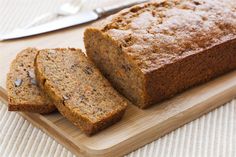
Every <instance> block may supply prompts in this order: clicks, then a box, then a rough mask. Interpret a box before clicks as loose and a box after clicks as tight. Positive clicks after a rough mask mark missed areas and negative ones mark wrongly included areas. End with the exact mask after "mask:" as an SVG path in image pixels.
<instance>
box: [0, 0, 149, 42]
mask: <svg viewBox="0 0 236 157" xmlns="http://www.w3.org/2000/svg"><path fill="white" fill-rule="evenodd" d="M147 1H148V0H140V1H136V2H132V3H127V4H124V5H114V6H110V7H104V8H96V9H94V10H92V11H87V12H80V13H78V14H76V15H73V16H68V17H63V18H60V19H58V20H54V21H51V22H48V23H45V24H42V25H39V26H35V27H31V28H27V29H15V30H13V31H12V32H10V33H9V34H5V35H3V36H1V37H0V41H3V40H11V39H19V38H23V37H29V36H33V35H38V34H42V33H47V32H52V31H56V30H60V29H64V28H68V27H72V26H76V25H79V24H84V23H87V22H91V21H95V20H97V19H99V18H101V17H104V16H107V15H111V14H113V13H115V12H117V11H120V10H121V9H124V8H127V7H130V6H133V5H136V4H139V3H144V2H147Z"/></svg>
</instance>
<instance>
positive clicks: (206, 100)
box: [0, 25, 236, 157]
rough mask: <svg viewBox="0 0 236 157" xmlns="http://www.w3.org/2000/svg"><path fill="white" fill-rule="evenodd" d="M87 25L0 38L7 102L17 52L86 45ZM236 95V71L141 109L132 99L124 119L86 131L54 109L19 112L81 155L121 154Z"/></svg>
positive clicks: (0, 79) (0, 93) (1, 93)
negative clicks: (8, 80) (43, 112)
mask: <svg viewBox="0 0 236 157" xmlns="http://www.w3.org/2000/svg"><path fill="white" fill-rule="evenodd" d="M85 27H86V25H84V26H79V27H73V28H70V29H67V30H62V31H58V32H54V33H49V34H47V35H40V36H35V37H30V38H25V39H21V40H15V41H8V42H0V50H1V51H0V86H1V88H0V97H1V100H2V101H4V103H6V104H7V95H6V91H5V82H6V80H5V79H6V73H7V72H8V69H9V65H10V62H11V61H12V60H13V59H14V57H15V56H16V54H17V53H18V52H19V51H20V50H22V49H24V48H26V47H29V46H30V47H37V48H51V47H79V48H82V49H83V40H82V39H83V31H84V28H85ZM235 96H236V71H233V72H231V73H228V74H226V75H224V76H221V77H220V78H217V79H215V80H212V81H211V82H208V83H206V84H204V85H201V86H198V87H195V88H193V89H190V90H188V91H186V92H184V93H182V94H180V95H177V96H176V97H174V98H172V99H170V100H168V101H165V102H163V103H160V104H157V105H155V106H153V107H151V108H149V109H146V110H141V109H138V108H137V107H135V106H132V105H130V106H129V107H128V110H127V112H126V114H125V116H124V118H123V119H122V121H120V122H119V123H117V124H115V125H113V126H111V127H109V128H108V129H106V130H104V131H102V132H100V133H98V134H96V135H94V136H92V137H87V136H86V135H84V134H82V133H81V132H80V130H79V129H78V128H76V127H75V126H73V125H72V124H71V123H70V122H69V121H67V120H66V119H65V118H63V117H62V116H61V115H60V114H59V113H57V112H55V113H52V114H49V115H40V114H33V113H20V114H21V115H22V116H23V117H25V118H26V119H27V120H29V121H30V122H32V123H33V124H34V125H35V126H37V127H38V128H40V129H42V130H43V131H44V132H46V133H47V134H48V135H50V136H51V137H53V138H54V139H55V140H57V141H58V142H59V143H61V144H62V145H64V146H65V147H67V148H68V149H69V150H71V151H72V152H74V153H75V154H77V155H81V156H94V157H95V156H96V157H99V156H101V157H107V156H122V155H124V154H127V153H129V152H131V151H133V150H135V149H137V148H139V147H141V146H143V145H145V144H147V143H149V142H151V141H153V140H155V139H157V138H159V137H161V136H163V135H164V134H166V133H168V132H170V131H172V130H174V129H176V128H178V127H180V126H182V125H183V124H185V123H187V122H190V121H192V120H194V119H196V118H197V117H199V116H201V115H203V114H205V113H207V112H209V111H211V110H212V109H214V108H216V107H218V106H220V105H222V104H224V103H226V102H227V101H229V100H230V99H233V98H234V97H235Z"/></svg>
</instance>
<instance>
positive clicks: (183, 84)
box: [85, 28, 236, 109]
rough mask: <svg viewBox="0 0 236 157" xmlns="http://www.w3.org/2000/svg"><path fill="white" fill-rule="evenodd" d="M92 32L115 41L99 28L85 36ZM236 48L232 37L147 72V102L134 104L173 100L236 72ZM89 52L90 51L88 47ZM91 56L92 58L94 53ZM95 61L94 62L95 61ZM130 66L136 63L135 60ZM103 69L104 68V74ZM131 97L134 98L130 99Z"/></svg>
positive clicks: (142, 106) (144, 106) (145, 93)
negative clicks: (188, 90) (221, 76)
mask: <svg viewBox="0 0 236 157" xmlns="http://www.w3.org/2000/svg"><path fill="white" fill-rule="evenodd" d="M89 31H90V33H91V32H92V33H93V32H100V33H101V34H102V35H101V36H103V38H107V37H109V39H110V40H113V39H112V38H111V37H110V36H109V35H108V34H106V33H103V32H102V31H101V30H99V29H97V28H88V29H87V30H86V31H85V37H86V34H88V33H89ZM86 42H87V43H86ZM88 42H89V41H88V39H86V40H85V45H89V43H88ZM98 42H99V41H98ZM113 43H114V44H116V45H117V47H118V46H119V44H118V43H117V42H115V41H113ZM235 45H236V38H235V37H234V38H232V37H231V38H228V39H225V40H224V41H221V42H220V43H216V44H215V45H214V46H212V47H208V48H205V49H203V50H201V51H198V52H194V53H192V54H189V55H188V56H183V57H182V58H178V59H176V60H175V61H174V62H171V63H167V64H165V65H163V66H162V67H160V68H158V69H156V70H153V71H148V72H143V74H144V76H145V79H144V81H143V82H142V83H143V85H144V88H143V91H144V94H143V102H142V103H134V102H133V103H134V104H135V105H138V106H139V107H140V108H143V109H144V108H147V107H149V106H151V105H153V104H156V103H158V102H161V101H163V100H165V99H168V98H171V97H173V96H175V95H176V94H178V93H180V92H183V91H185V90H186V89H189V88H191V87H193V86H196V85H199V84H202V83H205V82H207V81H209V80H211V79H213V78H216V77H218V76H220V75H222V74H225V73H227V72H229V71H231V70H234V69H235V68H236V46H235ZM86 49H87V52H89V51H88V46H87V47H86ZM123 55H126V53H125V52H123ZM88 56H89V57H91V55H90V54H88ZM127 57H129V56H127ZM92 60H93V61H94V59H93V58H92ZM130 60H132V59H130ZM130 63H132V64H134V63H133V62H131V61H130ZM103 70H104V69H101V71H103ZM127 85H128V84H127ZM121 92H122V91H121ZM123 94H124V93H123ZM127 98H128V99H130V98H129V97H127ZM130 100H131V99H130Z"/></svg>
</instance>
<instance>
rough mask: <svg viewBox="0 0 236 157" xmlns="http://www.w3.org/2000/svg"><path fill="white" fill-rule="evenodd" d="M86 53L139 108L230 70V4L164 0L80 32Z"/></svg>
mask: <svg viewBox="0 0 236 157" xmlns="http://www.w3.org/2000/svg"><path fill="white" fill-rule="evenodd" d="M84 42H85V47H86V50H87V55H88V56H89V58H91V60H92V61H93V62H94V63H95V64H96V66H97V67H98V68H99V69H100V70H101V71H102V73H103V74H104V75H105V76H106V77H107V78H108V79H109V80H110V81H111V82H112V84H113V85H114V86H115V88H116V89H118V90H119V92H121V93H122V94H124V95H125V96H126V97H127V98H128V99H130V100H131V101H132V102H133V103H134V104H136V105H138V106H139V107H141V108H145V107H147V106H149V105H152V104H155V103H157V102H159V101H162V100H164V99H166V98H170V97H172V96H173V95H175V94H177V93H179V92H181V91H183V90H185V89H187V88H189V87H192V86H194V85H197V84H199V83H203V82H206V81H208V80H210V79H212V78H215V77H216V76H219V75H221V74H223V73H226V72H228V71H230V70H232V69H235V68H236V1H232V0H231V1H230V0H229V1H226V0H181V1H177V0H170V1H163V2H155V1H154V2H150V3H146V4H141V5H137V6H134V7H131V8H128V9H125V10H123V11H121V12H119V13H117V14H115V15H113V16H111V17H108V18H107V19H105V20H104V21H101V22H99V23H97V24H96V25H95V26H93V27H91V28H88V29H86V31H85V34H84Z"/></svg>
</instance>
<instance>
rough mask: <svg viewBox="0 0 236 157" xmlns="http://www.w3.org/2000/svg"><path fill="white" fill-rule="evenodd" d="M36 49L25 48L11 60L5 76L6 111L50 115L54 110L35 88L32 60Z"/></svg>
mask: <svg viewBox="0 0 236 157" xmlns="http://www.w3.org/2000/svg"><path fill="white" fill-rule="evenodd" d="M36 54H37V49H35V48H27V49H25V50H23V51H21V52H20V53H19V54H18V55H17V56H16V58H15V60H13V62H12V64H11V68H10V72H9V73H8V75H7V92H8V110H9V111H28V112H37V113H50V112H52V111H54V110H55V109H56V107H55V106H54V105H53V103H52V102H50V100H49V99H48V98H47V97H46V96H45V95H44V93H43V92H42V91H41V90H40V89H39V87H38V86H37V82H36V80H35V74H34V60H35V57H36Z"/></svg>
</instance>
